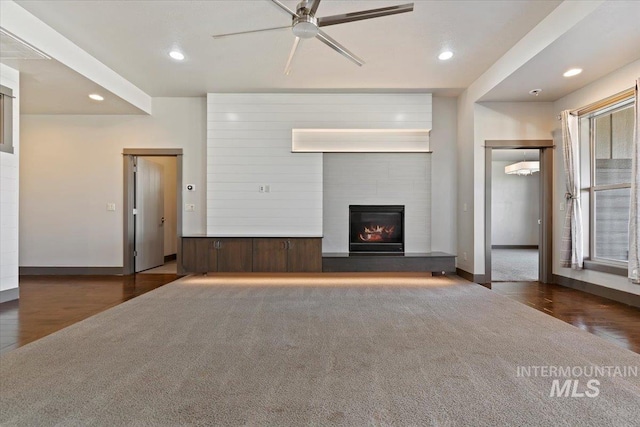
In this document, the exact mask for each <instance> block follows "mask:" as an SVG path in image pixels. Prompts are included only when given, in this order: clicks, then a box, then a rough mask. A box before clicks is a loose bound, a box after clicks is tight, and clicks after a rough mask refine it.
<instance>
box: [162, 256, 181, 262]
mask: <svg viewBox="0 0 640 427" xmlns="http://www.w3.org/2000/svg"><path fill="white" fill-rule="evenodd" d="M177 258H178V255H177V254H171V255H165V256H164V262H169V261H173V260H174V259H177Z"/></svg>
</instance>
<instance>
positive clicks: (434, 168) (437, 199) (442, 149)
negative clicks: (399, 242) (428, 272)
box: [429, 96, 460, 254]
mask: <svg viewBox="0 0 640 427" xmlns="http://www.w3.org/2000/svg"><path fill="white" fill-rule="evenodd" d="M456 140H457V100H456V98H444V97H437V96H434V97H433V130H432V131H431V135H430V138H429V141H430V146H431V150H432V151H433V153H431V154H430V160H431V227H430V228H431V250H432V251H440V252H447V253H450V254H456V252H457V239H458V236H457V230H458V227H457V193H458V192H457V189H456V186H457V183H458V173H459V171H460V169H459V168H458V161H457V150H456Z"/></svg>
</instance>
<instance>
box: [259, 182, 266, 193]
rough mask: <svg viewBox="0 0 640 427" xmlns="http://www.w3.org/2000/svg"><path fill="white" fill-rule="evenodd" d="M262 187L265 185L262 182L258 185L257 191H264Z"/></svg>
mask: <svg viewBox="0 0 640 427" xmlns="http://www.w3.org/2000/svg"><path fill="white" fill-rule="evenodd" d="M264 187H265V186H264V185H262V184H260V185H258V193H264V192H265V188H264Z"/></svg>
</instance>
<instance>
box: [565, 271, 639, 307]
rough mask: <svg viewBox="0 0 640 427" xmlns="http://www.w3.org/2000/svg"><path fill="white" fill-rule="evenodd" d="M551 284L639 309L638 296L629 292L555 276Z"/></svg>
mask: <svg viewBox="0 0 640 427" xmlns="http://www.w3.org/2000/svg"><path fill="white" fill-rule="evenodd" d="M553 283H556V284H558V285H561V286H565V287H567V288H571V289H576V290H579V291H583V292H586V293H588V294H592V295H597V296H599V297H603V298H607V299H610V300H613V301H617V302H620V303H622V304H627V305H630V306H632V307H637V308H640V295H636V294H630V293H629V292H625V291H620V290H618V289H611V288H607V287H605V286H601V285H596V284H595V283H589V282H584V281H582V280H577V279H572V278H571V277H565V276H559V275H557V274H554V275H553Z"/></svg>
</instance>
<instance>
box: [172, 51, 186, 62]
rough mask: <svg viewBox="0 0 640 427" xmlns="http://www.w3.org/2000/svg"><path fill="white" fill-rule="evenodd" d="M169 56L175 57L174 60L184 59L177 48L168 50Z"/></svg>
mask: <svg viewBox="0 0 640 427" xmlns="http://www.w3.org/2000/svg"><path fill="white" fill-rule="evenodd" d="M169 56H170V57H172V58H173V59H175V60H176V61H182V60H183V59H184V54H183V53H182V52H179V51H177V50H172V51H171V52H169Z"/></svg>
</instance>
